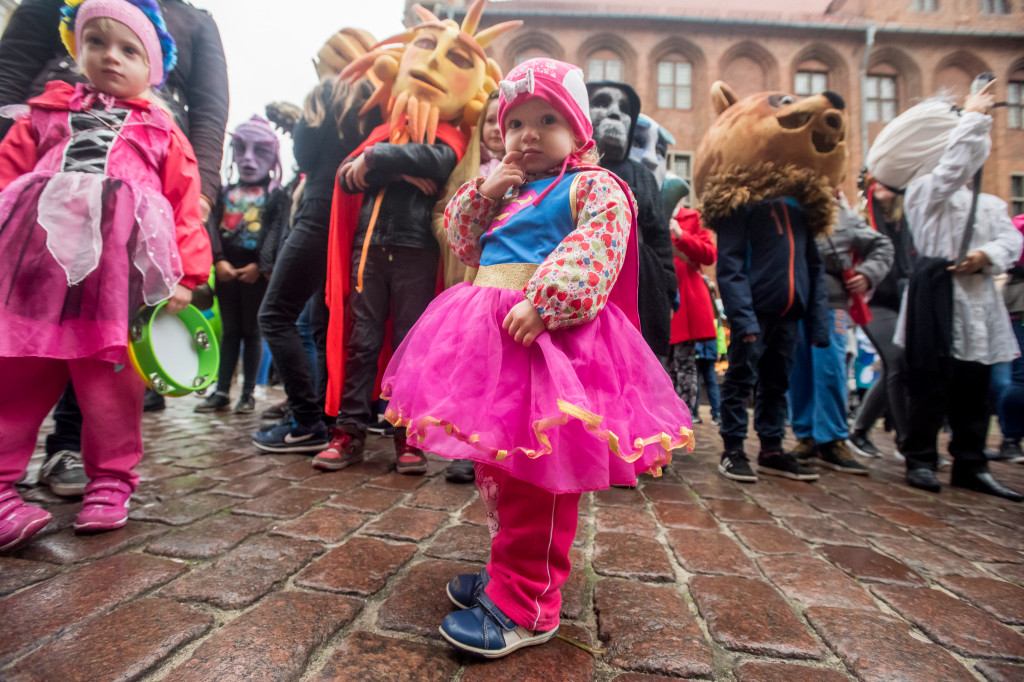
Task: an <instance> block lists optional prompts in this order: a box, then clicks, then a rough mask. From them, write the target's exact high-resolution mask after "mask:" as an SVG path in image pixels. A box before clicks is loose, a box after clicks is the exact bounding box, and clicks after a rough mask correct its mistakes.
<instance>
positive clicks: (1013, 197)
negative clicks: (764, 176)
mask: <svg viewBox="0 0 1024 682" xmlns="http://www.w3.org/2000/svg"><path fill="white" fill-rule="evenodd" d="M423 4H424V5H426V6H428V7H431V9H433V10H434V11H435V12H436V13H437V14H438V15H439V16H442V17H444V16H449V15H450V16H453V17H454V18H456V19H461V16H462V13H463V12H464V6H465V3H464V2H463V0H447V1H446V2H442V3H438V4H437V5H431V4H430V3H429V2H424V3H423ZM783 6H785V8H784V9H783ZM514 18H517V19H523V20H524V22H525V24H524V26H523V27H522V28H520V29H519V30H517V31H513V32H511V33H508V34H506V35H504V36H502V37H501V38H500V39H499V40H498V41H496V42H495V44H494V45H492V46H491V47H490V49H489V50H488V52H489V53H490V54H491V55H492V56H493V57H494V58H495V59H496V60H497V61H498V63H499V64H500V65H501V67H502V69H503V70H505V71H507V70H508V69H509V68H511V67H512V66H514V65H515V64H517V63H518V62H520V61H522V60H523V59H527V58H530V57H535V56H551V57H555V58H557V59H563V60H566V61H570V62H573V63H575V64H579V65H580V66H581V67H583V69H584V71H585V72H586V73H587V78H588V80H598V79H601V78H609V79H618V80H623V81H626V82H628V83H630V84H632V85H633V86H634V87H635V88H636V90H637V92H638V93H639V94H640V98H641V101H642V102H643V110H644V113H647V114H648V115H650V116H652V117H653V118H654V119H656V120H657V121H658V122H659V123H661V124H662V125H663V126H665V127H666V128H668V129H669V130H670V131H671V132H672V133H673V134H674V135H675V138H676V144H675V146H674V147H673V148H672V149H671V150H670V152H671V154H672V164H673V166H674V168H675V170H676V171H677V172H678V173H679V174H680V175H682V176H684V177H688V176H689V166H690V164H691V162H692V158H693V153H694V150H696V148H697V145H698V143H699V142H700V139H701V136H702V135H703V133H704V131H705V130H706V128H707V127H708V125H709V124H710V123H711V121H712V120H713V119H714V112H713V110H712V109H711V106H710V104H709V103H708V98H707V93H708V90H709V88H710V85H711V83H713V82H714V81H715V80H723V81H725V82H727V83H729V85H730V86H732V88H733V89H734V90H735V91H736V92H737V94H738V95H739V96H741V97H742V96H744V95H748V94H752V93H754V92H759V91H762V90H783V91H787V92H794V93H796V94H811V93H814V92H820V91H821V90H824V89H828V90H832V91H834V92H837V93H839V94H840V95H842V96H843V97H844V98H845V99H846V102H847V113H848V115H849V127H850V130H849V147H850V155H851V158H850V163H849V173H848V180H847V182H846V185H845V189H846V190H847V194H848V195H850V196H854V194H853V192H854V182H855V179H856V177H857V173H858V170H859V168H860V166H861V163H862V159H863V155H864V151H865V150H866V148H867V145H868V144H869V143H870V141H871V140H872V139H873V138H874V136H875V135H876V134H877V133H878V131H879V130H880V129H881V128H882V127H883V126H884V125H885V122H886V121H888V120H889V119H891V118H892V117H893V116H895V115H896V114H898V113H899V112H901V111H903V110H904V109H906V108H907V107H909V106H911V105H912V104H914V103H915V102H917V101H919V100H920V99H922V98H925V97H928V96H931V95H934V94H936V93H938V92H940V91H942V90H943V89H945V90H947V91H949V92H951V93H952V94H953V95H956V96H958V97H962V96H963V95H964V94H966V92H967V90H968V87H969V85H970V82H971V81H972V79H973V78H974V76H975V75H976V74H978V73H979V72H981V71H992V72H993V73H995V74H996V76H997V77H998V78H999V80H1000V83H999V85H998V91H997V96H998V99H1000V100H1007V101H1009V102H1011V106H1010V107H1008V108H1001V109H997V110H996V112H995V125H994V127H993V131H992V138H993V151H992V156H991V158H990V160H989V162H988V163H987V164H986V167H985V170H986V176H985V191H988V192H991V193H993V194H996V195H997V196H1000V197H1002V198H1003V199H1005V200H1007V201H1008V202H1010V203H1011V207H1012V210H1013V211H1014V213H1024V0H831V1H830V0H790V1H789V2H786V3H782V2H773V3H764V2H761V1H759V0H502V1H501V2H497V1H493V0H492V2H490V3H489V5H488V7H487V9H486V11H485V12H484V22H485V23H496V22H499V21H505V20H507V19H514Z"/></svg>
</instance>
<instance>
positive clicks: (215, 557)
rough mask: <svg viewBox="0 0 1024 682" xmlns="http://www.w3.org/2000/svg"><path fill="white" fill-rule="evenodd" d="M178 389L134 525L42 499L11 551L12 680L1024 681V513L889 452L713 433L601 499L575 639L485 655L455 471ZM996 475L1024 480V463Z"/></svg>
mask: <svg viewBox="0 0 1024 682" xmlns="http://www.w3.org/2000/svg"><path fill="white" fill-rule="evenodd" d="M271 398H280V393H279V392H278V391H272V395H271ZM270 402H271V401H270V400H269V399H268V400H267V401H265V402H262V403H261V405H260V407H266V406H267V405H269V404H270ZM169 403H170V406H169V408H168V409H167V410H166V411H165V412H162V413H156V414H149V415H146V416H145V419H144V421H145V437H146V444H147V454H146V458H145V461H144V462H143V464H142V466H141V467H140V473H141V475H142V480H143V483H142V485H141V486H140V488H139V490H138V492H137V494H136V495H135V497H134V498H133V506H132V512H131V520H130V522H129V524H128V526H127V527H126V528H124V529H122V530H119V531H115V532H111V533H105V534H102V535H96V536H91V537H77V536H75V535H74V534H73V533H72V532H71V530H70V526H71V522H72V520H73V518H74V515H75V513H76V511H77V509H78V505H77V504H69V503H67V501H63V500H60V499H59V498H55V497H52V496H50V494H49V492H48V491H46V490H45V489H43V488H34V489H31V490H28V491H24V492H25V494H26V497H28V498H30V499H34V500H36V501H41V502H43V503H45V506H46V507H47V508H48V509H50V511H52V512H53V515H54V521H53V522H51V524H50V526H49V527H48V528H47V529H46V530H45V531H43V534H41V535H40V536H37V537H36V539H35V540H34V541H33V542H32V543H31V544H30V545H29V546H28V547H26V548H24V549H22V550H21V551H20V552H19V553H18V554H16V555H15V556H13V557H2V558H0V595H4V596H3V597H2V598H0V614H2V617H3V620H4V623H3V626H2V630H0V632H2V633H3V635H2V636H0V679H4V680H10V681H15V680H114V679H132V678H140V679H150V680H157V679H166V680H202V681H204V682H207V681H210V680H218V681H219V680H243V679H244V680H329V679H345V680H462V681H464V682H470V681H476V680H602V681H603V680H618V681H619V682H641V681H642V680H651V681H653V680H663V679H667V678H669V677H691V678H699V679H715V680H740V681H743V682H748V681H750V680H785V681H786V682H803V681H813V682H832V681H833V680H846V679H858V680H901V681H902V680H922V681H927V682H936V681H952V680H1024V666H1022V665H1021V664H1022V663H1024V636H1022V632H1024V533H1022V532H1021V529H1022V527H1024V505H1013V504H1010V503H1002V502H1001V501H999V500H995V499H992V498H987V497H985V496H982V495H977V494H973V493H968V492H964V491H958V490H953V489H948V488H945V489H944V490H943V492H942V493H941V494H939V495H925V494H920V493H918V492H915V491H913V490H911V489H909V488H907V487H905V486H904V485H902V484H901V481H902V468H901V466H900V464H899V463H898V462H897V461H896V460H895V459H893V458H892V457H891V456H889V455H887V456H886V457H884V458H882V459H878V460H868V461H867V464H868V465H869V466H870V467H871V469H872V472H871V476H870V478H864V477H856V476H850V475H844V474H838V473H824V474H823V475H822V477H821V480H820V482H818V483H817V484H807V483H796V482H791V481H786V480H780V479H765V478H762V480H761V482H759V483H758V484H756V485H745V486H744V485H740V484H735V483H732V482H730V481H727V480H725V479H723V478H721V477H720V476H718V474H717V473H716V466H717V463H718V456H717V453H718V448H719V439H718V436H717V433H715V431H716V429H715V427H713V426H711V425H710V424H704V425H700V426H697V427H696V430H697V439H698V440H697V449H696V450H695V452H694V453H693V455H691V456H686V455H684V454H682V453H680V455H679V456H677V459H676V461H675V463H673V465H672V467H671V469H670V470H669V471H668V472H667V473H666V475H665V476H664V477H662V478H660V479H650V478H646V479H644V480H643V482H642V483H641V485H640V487H639V489H638V490H633V489H612V490H610V491H604V492H600V493H595V494H590V495H585V496H584V498H583V501H582V504H581V515H580V520H581V523H580V531H579V534H578V536H577V539H576V546H575V549H574V550H573V557H572V559H573V564H574V569H573V572H572V576H571V577H570V579H569V581H568V583H567V584H566V585H565V587H564V589H563V595H564V604H563V609H562V616H563V620H562V626H561V631H560V632H561V634H562V635H563V636H564V637H565V638H566V639H558V640H555V641H554V642H553V643H550V644H548V645H545V646H541V647H536V648H532V649H525V650H522V651H519V652H517V653H515V654H513V655H511V656H509V657H508V658H505V659H502V660H499V661H492V662H480V661H477V660H474V659H471V658H469V657H465V656H462V655H459V654H456V653H455V652H454V650H452V649H450V648H449V647H448V646H447V645H445V644H443V643H442V641H441V639H440V636H439V635H438V632H437V627H438V624H439V623H440V621H441V619H442V617H443V616H444V615H445V614H446V613H448V611H449V610H450V606H449V602H448V600H447V599H446V597H445V593H444V585H445V583H446V581H447V580H448V579H449V578H450V577H451V576H452V575H454V574H456V573H460V572H473V571H476V570H477V569H478V568H479V567H480V565H481V562H484V561H485V560H486V558H487V552H488V535H487V530H486V527H485V525H483V515H482V508H481V505H480V502H479V500H478V499H477V496H476V492H475V488H474V487H473V486H470V485H451V484H447V483H446V482H445V481H444V476H443V475H442V472H443V469H444V466H445V462H443V461H441V460H439V459H438V460H432V461H431V465H430V470H429V472H428V474H427V475H426V476H423V477H415V476H402V475H399V474H397V473H393V472H391V471H389V469H390V468H391V466H392V461H393V451H392V450H391V446H390V442H389V441H387V440H384V439H381V438H376V437H372V436H371V438H370V441H369V442H368V445H369V447H370V452H371V453H372V456H371V457H370V458H369V459H368V460H367V461H366V462H365V463H363V464H361V465H358V466H356V467H353V468H350V469H348V470H345V471H341V472H335V473H329V474H325V473H318V472H316V471H314V470H313V469H312V468H311V467H310V462H309V458H308V457H305V456H297V455H279V456H265V455H259V454H258V452H257V451H256V449H255V448H253V447H252V446H251V445H250V443H249V438H250V434H251V432H252V430H253V429H254V428H255V427H257V426H258V425H259V423H260V422H259V418H258V416H256V415H248V416H239V415H232V414H225V415H195V414H193V413H192V408H193V407H194V406H195V405H196V404H197V401H196V399H195V398H181V399H176V400H171V401H169ZM704 409H705V413H704V416H705V419H706V420H707V413H706V409H707V408H706V407H705V408H704ZM708 421H709V420H708ZM875 436H876V442H877V443H878V444H879V445H880V446H882V448H883V450H885V451H886V452H887V453H891V451H892V442H891V440H889V439H886V438H885V437H884V435H883V434H880V433H878V432H876V434H875ZM993 470H994V471H995V472H996V473H997V475H998V477H999V478H1000V479H1001V480H1002V481H1003V482H1004V483H1007V484H1012V485H1015V486H1016V487H1017V488H1024V466H1021V465H1019V464H1017V465H1011V464H994V465H993ZM573 642H575V643H578V644H582V645H584V646H586V647H590V649H591V650H593V652H592V653H591V652H590V651H588V650H586V649H584V648H581V647H579V646H575V645H574V644H573Z"/></svg>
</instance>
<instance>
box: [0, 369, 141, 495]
mask: <svg viewBox="0 0 1024 682" xmlns="http://www.w3.org/2000/svg"><path fill="white" fill-rule="evenodd" d="M114 368H115V365H114V364H112V363H110V362H102V361H100V360H89V359H83V360H55V359H51V358H0V377H2V378H3V390H0V488H4V487H7V486H9V485H12V484H13V483H14V482H15V481H17V480H18V479H19V478H21V476H22V474H24V473H25V469H26V468H28V462H29V460H30V459H31V458H32V452H33V451H34V450H35V446H36V438H37V437H38V435H39V427H40V426H41V425H42V423H43V420H44V419H45V418H46V415H47V414H48V413H49V412H50V410H51V409H52V408H53V406H54V404H55V403H56V402H57V399H58V398H60V395H61V393H62V392H63V391H64V387H65V386H67V383H68V379H71V381H72V383H74V385H75V394H76V396H77V397H78V404H79V406H80V407H81V409H82V462H83V464H84V465H85V474H86V475H87V476H88V477H89V479H90V480H95V479H97V478H101V477H111V478H116V479H118V480H121V481H124V482H126V483H128V484H129V485H130V486H131V488H132V490H133V491H134V490H135V487H136V486H137V485H138V483H139V477H138V475H137V474H136V473H135V472H134V471H133V469H134V468H135V466H136V465H137V464H138V463H139V460H141V459H142V396H143V392H144V390H145V384H144V383H143V381H142V377H140V376H139V373H138V372H136V371H135V370H134V369H132V367H131V366H130V365H129V366H125V367H122V368H121V369H120V371H115V370H114Z"/></svg>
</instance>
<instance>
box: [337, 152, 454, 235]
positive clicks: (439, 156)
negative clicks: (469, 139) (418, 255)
mask: <svg viewBox="0 0 1024 682" xmlns="http://www.w3.org/2000/svg"><path fill="white" fill-rule="evenodd" d="M363 154H364V156H365V158H366V163H367V165H368V166H369V172H368V173H367V174H366V181H367V183H368V185H369V189H368V190H367V191H366V192H364V193H363V205H362V207H360V209H359V229H358V231H357V232H356V235H355V239H354V242H353V243H354V244H355V245H356V246H358V245H361V244H362V243H363V240H364V238H365V235H366V228H367V226H368V225H369V224H370V216H371V214H372V213H373V205H374V203H375V201H376V198H377V194H378V193H379V192H381V191H384V190H386V191H385V192H384V199H383V200H382V202H381V206H380V212H379V214H378V215H377V222H376V223H375V225H374V228H373V235H372V236H371V237H370V244H372V245H374V246H410V247H414V248H418V249H427V250H429V251H433V252H435V253H440V247H439V246H438V243H437V239H436V238H435V237H434V233H433V231H432V230H431V228H430V218H431V212H432V211H433V208H434V204H435V203H436V202H437V196H436V195H429V196H428V195H426V194H424V193H423V192H421V191H420V190H419V188H417V187H416V186H415V185H412V184H410V183H408V182H405V181H404V180H401V179H400V178H399V176H400V175H403V174H404V175H411V176H415V177H419V178H428V179H431V180H434V181H435V182H436V183H437V186H438V188H443V187H444V183H445V181H446V180H447V179H448V176H449V175H450V174H451V172H452V171H453V170H454V169H455V164H456V162H457V159H456V157H455V150H454V149H452V148H451V147H449V146H448V145H447V144H445V143H444V142H441V141H440V140H438V141H437V142H435V143H434V144H424V143H416V142H409V143H406V144H390V143H388V142H378V143H377V144H374V145H371V146H369V147H367V148H366V150H365V151H364V152H363ZM350 160H351V158H350V159H348V160H346V163H348V162H349V161H350ZM342 166H343V167H344V164H343V165H342ZM338 180H339V182H341V188H342V189H343V190H344V191H346V192H349V193H350V194H355V193H358V190H356V189H354V188H352V187H348V186H346V185H345V183H344V182H343V181H342V180H341V175H340V174H339V176H338Z"/></svg>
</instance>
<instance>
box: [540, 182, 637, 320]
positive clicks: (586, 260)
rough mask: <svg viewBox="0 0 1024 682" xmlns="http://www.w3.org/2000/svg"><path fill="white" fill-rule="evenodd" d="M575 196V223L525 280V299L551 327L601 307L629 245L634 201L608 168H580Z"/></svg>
mask: <svg viewBox="0 0 1024 682" xmlns="http://www.w3.org/2000/svg"><path fill="white" fill-rule="evenodd" d="M574 200H575V202H576V216H577V217H576V229H575V230H573V231H572V232H570V233H569V235H568V236H566V238H565V239H563V240H562V241H561V243H560V244H559V245H558V246H557V247H555V250H554V251H552V252H551V253H550V254H549V255H548V257H547V258H545V259H544V262H543V263H541V264H540V267H539V268H537V272H536V273H535V274H534V276H533V278H532V279H531V280H530V282H529V284H527V285H526V300H527V301H530V302H531V303H532V304H533V306H534V307H535V308H536V309H537V312H538V313H540V316H541V319H543V320H544V324H545V325H546V326H547V328H548V329H549V330H550V329H558V328H559V327H567V326H571V325H576V324H582V323H584V322H589V321H590V320H592V319H593V318H595V317H596V316H597V314H598V313H599V312H601V309H602V308H604V306H605V303H607V302H608V294H609V293H610V292H611V290H612V286H614V284H615V280H616V279H617V278H618V276H619V272H620V271H621V270H622V264H623V262H624V260H625V256H626V248H627V246H628V237H629V226H630V224H631V223H632V218H633V207H632V206H631V204H630V201H629V199H628V198H627V197H626V195H625V193H623V191H622V189H621V188H620V187H619V185H618V183H617V182H615V180H613V179H612V177H611V176H610V175H609V174H608V173H606V172H604V171H585V172H584V173H581V174H580V178H579V181H578V183H577V185H576V194H575V197H574Z"/></svg>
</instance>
